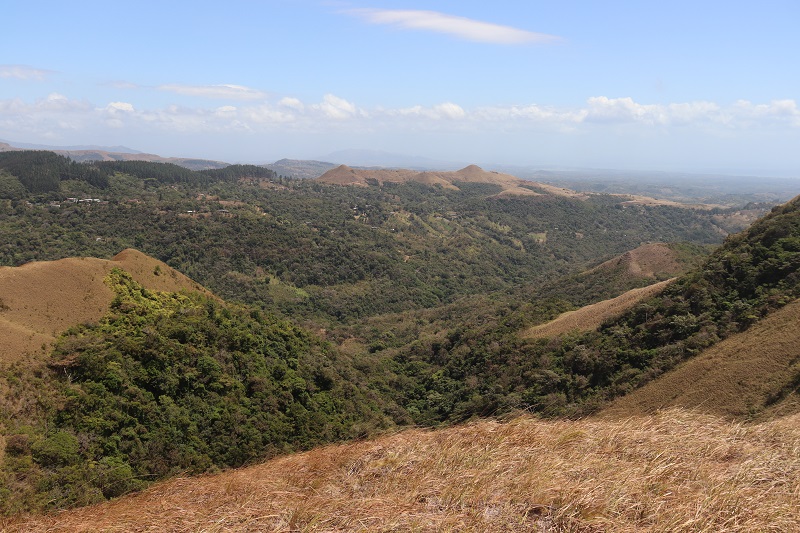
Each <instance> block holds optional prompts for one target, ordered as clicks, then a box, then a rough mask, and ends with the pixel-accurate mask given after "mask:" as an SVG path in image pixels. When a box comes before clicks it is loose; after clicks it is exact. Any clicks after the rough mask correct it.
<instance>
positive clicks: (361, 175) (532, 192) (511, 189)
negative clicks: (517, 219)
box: [317, 165, 586, 199]
mask: <svg viewBox="0 0 800 533" xmlns="http://www.w3.org/2000/svg"><path fill="white" fill-rule="evenodd" d="M317 181H319V182H322V183H329V184H332V185H357V186H366V185H367V184H368V183H369V182H375V183H378V184H382V183H407V182H417V183H423V184H425V185H438V186H441V187H442V188H444V189H452V190H458V186H457V184H458V183H459V182H461V183H486V184H491V185H495V186H498V187H499V188H500V192H499V193H498V194H499V195H517V196H536V195H539V194H549V195H554V196H564V197H567V198H578V199H583V198H586V195H584V194H581V193H577V192H575V191H571V190H569V189H564V188H561V187H555V186H553V185H546V184H544V183H537V182H533V181H525V180H521V179H519V178H516V177H514V176H511V175H510V174H501V173H499V172H491V171H486V170H483V169H482V168H480V167H478V166H477V165H470V166H468V167H464V168H462V169H461V170H456V171H453V172H447V171H416V170H403V169H400V170H390V169H378V170H375V169H354V168H350V167H348V166H347V165H340V166H338V167H336V168H334V169H331V170H329V171H327V172H325V173H324V174H323V175H322V176H320V177H319V178H317Z"/></svg>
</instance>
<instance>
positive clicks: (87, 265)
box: [0, 249, 206, 365]
mask: <svg viewBox="0 0 800 533" xmlns="http://www.w3.org/2000/svg"><path fill="white" fill-rule="evenodd" d="M113 268H121V269H122V270H125V271H126V272H128V273H130V274H131V276H133V278H134V279H136V280H137V281H138V282H140V283H142V284H143V285H144V286H145V287H148V288H150V289H153V290H162V291H180V290H191V291H201V292H206V291H205V289H204V288H202V287H201V286H200V285H198V284H197V283H195V282H194V281H192V280H190V279H189V278H187V277H186V276H184V275H183V274H181V273H179V272H178V271H176V270H174V269H173V268H171V267H169V266H167V265H166V264H164V263H162V262H161V261H159V260H157V259H154V258H152V257H149V256H147V255H145V254H143V253H141V252H138V251H137V250H133V249H127V250H123V251H122V252H120V253H119V254H117V255H116V256H114V258H113V259H111V260H106V259H96V258H89V257H85V258H68V259H61V260H58V261H39V262H32V263H27V264H25V265H22V266H20V267H0V336H2V337H3V340H4V342H3V343H2V344H1V345H0V365H5V364H7V363H10V362H13V361H15V360H19V359H20V358H24V357H26V356H27V355H31V354H34V353H39V352H41V351H42V349H43V347H47V346H49V345H50V344H51V343H52V342H53V341H54V340H55V339H56V337H57V336H58V335H59V334H60V333H61V332H63V331H64V330H66V329H67V328H68V327H70V326H73V325H76V324H80V323H83V322H94V321H97V320H99V319H100V318H101V317H102V316H103V315H104V314H106V313H107V312H108V310H109V306H110V304H111V301H112V300H113V297H114V294H113V293H112V291H111V289H110V288H108V287H107V286H106V285H105V284H104V283H103V279H104V278H105V276H106V275H107V274H108V273H109V272H110V271H111V269H113Z"/></svg>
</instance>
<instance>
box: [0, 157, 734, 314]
mask: <svg viewBox="0 0 800 533" xmlns="http://www.w3.org/2000/svg"><path fill="white" fill-rule="evenodd" d="M9 154H10V155H9ZM9 154H0V156H6V155H8V157H9V158H10V159H9V160H8V161H5V163H4V162H3V161H4V160H0V168H5V171H4V172H6V173H7V174H6V176H5V178H3V180H5V181H3V183H4V184H5V186H6V188H5V189H4V190H6V189H7V191H8V192H6V193H0V196H2V195H3V194H4V195H5V197H6V198H7V199H6V200H5V201H0V230H2V232H3V234H4V235H5V236H6V238H5V239H4V242H3V243H0V264H5V265H10V266H13V265H19V264H22V263H24V262H27V261H31V260H50V259H58V258H61V257H68V256H74V255H87V256H95V257H111V256H113V255H114V254H116V253H118V252H119V251H120V250H122V249H124V248H129V247H130V248H136V249H139V250H141V251H143V252H145V253H147V254H149V255H152V256H154V257H156V258H158V259H160V260H162V261H164V262H166V263H167V264H169V265H170V266H172V267H174V268H176V269H178V270H179V271H181V272H183V273H185V274H187V275H189V276H190V277H192V278H193V279H195V280H197V281H198V282H200V283H202V284H203V285H205V286H207V287H208V288H210V289H211V290H213V291H214V292H216V293H217V294H219V295H221V296H223V297H225V298H233V299H235V300H239V301H244V302H248V303H253V304H256V305H259V306H264V307H265V308H275V307H277V308H278V309H279V310H281V311H282V312H285V313H287V314H290V315H292V316H298V315H302V316H306V317H312V318H313V319H314V320H315V321H321V322H322V323H327V324H329V325H330V324H331V323H340V322H342V321H348V320H352V319H363V318H365V317H368V316H374V315H376V314H382V313H386V312H401V311H406V310H409V309H421V308H430V307H434V306H438V305H441V304H445V303H449V302H452V301H453V300H454V299H455V298H458V297H462V296H464V295H474V294H486V293H488V292H491V291H498V290H508V289H512V288H516V287H519V286H520V285H522V284H527V285H531V286H539V285H541V283H542V282H543V281H545V280H546V281H550V280H552V279H553V277H554V276H560V275H566V274H570V273H576V272H579V271H580V270H583V269H585V268H587V267H588V266H591V265H592V264H596V263H598V262H600V261H601V260H603V259H607V258H610V257H612V256H614V255H617V254H620V253H623V252H625V251H627V250H630V249H633V248H635V247H637V246H639V245H640V244H642V243H644V242H649V241H652V242H676V241H692V242H696V243H708V244H711V243H717V242H720V241H721V239H722V238H723V236H724V231H722V230H721V229H720V228H719V227H718V226H717V225H716V224H715V222H714V218H713V217H714V216H715V215H716V214H718V213H717V212H713V211H704V210H697V209H686V208H676V207H666V206H628V205H626V204H625V203H624V200H623V199H621V198H619V197H614V196H605V195H594V196H591V197H589V198H588V199H585V200H580V199H575V198H569V197H564V196H555V195H548V194H542V195H539V196H533V197H513V196H511V197H500V198H496V197H492V196H493V195H494V194H495V193H497V192H498V191H499V188H498V187H497V186H494V185H491V184H483V183H461V184H459V190H449V189H443V188H441V187H431V186H426V185H423V184H420V183H415V182H409V183H401V184H392V183H385V184H384V185H382V186H377V185H373V186H368V187H357V188H355V187H336V186H327V185H322V184H319V183H314V182H309V181H305V180H288V179H285V178H281V177H279V176H276V175H275V174H274V173H273V172H272V171H269V170H267V169H264V168H261V167H249V166H230V167H226V168H224V169H221V170H212V171H203V172H193V171H190V170H187V169H184V168H181V167H176V166H174V165H167V164H156V163H146V162H99V163H93V164H77V163H70V162H68V161H67V160H66V159H64V158H60V157H59V156H54V155H52V154H51V155H46V154H47V153H46V152H12V153H9ZM20 154H22V155H20ZM24 154H27V155H24ZM22 157H28V158H29V159H30V165H28V166H27V167H25V168H26V169H27V170H24V171H20V170H18V169H17V167H16V166H14V165H12V164H11V163H14V164H17V162H18V160H19V158H22ZM40 160H42V161H50V163H49V164H47V165H46V164H45V163H41V165H39V163H40ZM9 161H10V162H11V163H9ZM37 165H39V166H42V165H43V167H42V168H45V169H46V171H44V170H42V173H43V174H46V175H47V176H50V177H49V178H48V180H49V181H47V183H48V184H49V185H47V187H44V186H43V187H42V188H41V190H40V189H39V188H36V187H33V188H32V186H28V185H25V183H28V181H30V180H28V178H24V177H12V176H9V175H8V174H9V173H11V174H13V173H14V172H18V173H19V174H21V175H22V174H24V175H27V174H25V173H26V172H27V173H28V174H31V173H33V170H31V169H33V168H39V166H37ZM48 165H49V166H48ZM62 167H64V168H65V169H66V170H64V168H62ZM70 169H80V170H81V172H83V173H85V174H87V175H89V174H91V175H93V176H96V177H97V178H98V180H100V181H99V182H98V183H99V185H100V186H95V185H93V184H92V183H90V182H89V181H87V180H85V179H83V178H81V177H80V175H82V174H81V173H80V172H77V171H73V170H70ZM37 172H39V171H37ZM31 179H32V178H31ZM26 180H28V181H26ZM59 180H60V181H59ZM20 184H22V185H24V187H20ZM29 185H30V184H29ZM23 190H24V191H27V192H25V193H24V194H23V193H22V192H21V191H23ZM34 192H35V193H36V194H33V193H34ZM69 198H72V199H71V200H69ZM82 200H83V201H82ZM90 200H93V201H90Z"/></svg>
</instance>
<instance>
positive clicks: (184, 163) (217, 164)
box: [0, 141, 230, 170]
mask: <svg viewBox="0 0 800 533" xmlns="http://www.w3.org/2000/svg"><path fill="white" fill-rule="evenodd" d="M14 150H48V151H51V152H55V153H57V154H59V155H64V156H67V157H69V158H70V159H72V160H74V161H150V162H155V163H172V164H174V165H178V166H181V167H184V168H188V169H190V170H209V169H214V168H225V167H227V166H229V165H230V163H225V162H223V161H213V160H210V159H194V158H187V157H162V156H160V155H155V154H146V153H143V152H138V151H136V150H131V149H130V148H126V147H124V146H45V145H39V144H27V143H9V142H7V141H0V152H9V151H14Z"/></svg>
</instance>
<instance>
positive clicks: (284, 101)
mask: <svg viewBox="0 0 800 533" xmlns="http://www.w3.org/2000/svg"><path fill="white" fill-rule="evenodd" d="M278 105H280V106H283V107H288V108H289V109H294V110H296V111H303V109H304V108H305V106H304V105H303V102H301V101H300V100H298V99H297V98H291V97H289V96H286V97H284V98H281V101H280V102H278Z"/></svg>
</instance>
